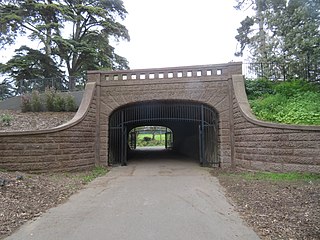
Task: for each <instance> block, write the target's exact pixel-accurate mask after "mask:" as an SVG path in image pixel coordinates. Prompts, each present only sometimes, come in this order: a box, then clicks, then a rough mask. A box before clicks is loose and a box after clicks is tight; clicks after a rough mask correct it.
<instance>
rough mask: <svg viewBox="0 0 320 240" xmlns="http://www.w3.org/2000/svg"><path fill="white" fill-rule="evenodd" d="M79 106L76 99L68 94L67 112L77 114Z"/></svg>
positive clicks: (66, 101)
mask: <svg viewBox="0 0 320 240" xmlns="http://www.w3.org/2000/svg"><path fill="white" fill-rule="evenodd" d="M77 108H78V107H77V104H76V101H75V99H74V97H73V96H72V95H70V94H68V95H67V96H66V97H65V111H67V112H76V111H77Z"/></svg>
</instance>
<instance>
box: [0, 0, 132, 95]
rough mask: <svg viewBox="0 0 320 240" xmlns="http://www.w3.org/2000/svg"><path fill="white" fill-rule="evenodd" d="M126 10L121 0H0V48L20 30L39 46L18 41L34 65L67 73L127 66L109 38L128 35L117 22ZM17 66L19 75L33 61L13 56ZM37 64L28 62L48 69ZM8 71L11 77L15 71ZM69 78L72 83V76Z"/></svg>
mask: <svg viewBox="0 0 320 240" xmlns="http://www.w3.org/2000/svg"><path fill="white" fill-rule="evenodd" d="M126 14H127V11H126V10H125V8H124V6H123V1H122V0H104V1H91V0H84V1H69V0H62V1H51V0H50V1H42V0H33V1H21V0H17V1H12V0H2V1H1V3H0V26H1V27H0V49H1V48H4V47H6V46H8V45H10V44H14V43H15V42H16V40H17V37H18V36H23V35H25V36H28V37H29V39H31V40H33V41H36V42H38V43H39V46H40V49H39V50H34V49H31V48H27V47H24V48H25V49H24V50H26V51H27V52H26V53H25V54H24V55H23V56H19V57H20V58H25V59H26V60H27V61H28V62H29V63H30V62H31V63H32V61H33V60H34V61H35V62H37V64H38V65H45V66H48V67H56V68H60V69H67V71H68V75H69V76H79V75H81V76H83V74H84V72H85V71H87V70H96V69H122V68H128V63H127V61H126V59H124V58H123V57H121V56H119V55H117V54H116V53H115V51H114V48H113V47H112V46H111V45H110V38H114V39H116V40H117V41H118V40H119V39H124V40H129V34H128V31H127V29H126V28H125V26H123V25H122V24H121V23H120V22H119V20H120V19H122V20H123V19H124V18H125V16H126ZM30 56H33V57H34V59H30ZM14 61H19V58H18V59H15V60H14ZM9 62H10V61H9ZM8 64H9V65H10V63H8ZM18 66H19V68H20V70H19V72H20V73H19V75H18V76H22V75H27V71H24V70H26V69H30V66H33V65H32V64H27V65H24V64H23V62H19V65H18ZM10 69H11V70H12V71H15V69H14V68H12V67H11V68H10V66H8V71H9V70H10ZM38 70H39V68H38V67H35V69H33V68H32V71H31V73H32V74H33V75H38V76H39V75H42V76H41V77H44V76H43V74H47V73H49V72H42V73H41V74H40V73H39V72H38ZM53 73H57V71H54V72H53ZM12 77H16V73H13V74H12ZM39 77H40V76H39ZM27 79H28V78H27ZM69 84H70V85H71V86H73V87H74V82H73V80H72V79H71V80H70V83H69ZM73 87H71V89H73Z"/></svg>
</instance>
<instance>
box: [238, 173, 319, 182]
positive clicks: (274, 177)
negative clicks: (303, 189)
mask: <svg viewBox="0 0 320 240" xmlns="http://www.w3.org/2000/svg"><path fill="white" fill-rule="evenodd" d="M237 175H240V176H242V177H243V178H244V179H246V180H271V181H314V180H320V174H317V173H300V172H288V173H273V172H254V173H251V172H250V173H240V174H237Z"/></svg>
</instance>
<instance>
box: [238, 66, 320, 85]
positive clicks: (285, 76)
mask: <svg viewBox="0 0 320 240" xmlns="http://www.w3.org/2000/svg"><path fill="white" fill-rule="evenodd" d="M242 71H243V74H244V75H245V76H246V78H250V79H257V78H266V79H269V80H282V81H286V80H290V79H304V80H308V81H312V82H319V81H320V65H317V64H308V65H303V64H300V63H288V64H279V63H256V62H255V63H243V65H242Z"/></svg>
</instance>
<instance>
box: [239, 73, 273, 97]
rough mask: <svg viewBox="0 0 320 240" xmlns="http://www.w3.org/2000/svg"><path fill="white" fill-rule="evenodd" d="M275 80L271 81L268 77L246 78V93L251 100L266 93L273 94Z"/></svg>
mask: <svg viewBox="0 0 320 240" xmlns="http://www.w3.org/2000/svg"><path fill="white" fill-rule="evenodd" d="M274 83H275V82H272V81H269V80H267V79H263V78H260V79H257V80H250V79H249V80H246V81H245V86H246V93H247V95H248V98H249V100H251V99H256V98H259V97H262V96H263V95H265V94H268V93H269V94H273V93H274V89H273V85H274Z"/></svg>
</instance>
